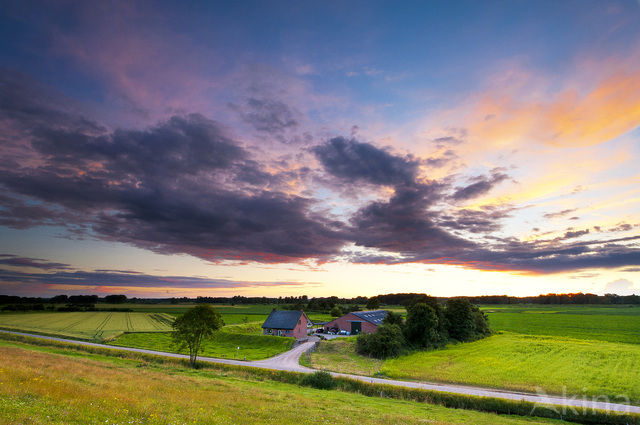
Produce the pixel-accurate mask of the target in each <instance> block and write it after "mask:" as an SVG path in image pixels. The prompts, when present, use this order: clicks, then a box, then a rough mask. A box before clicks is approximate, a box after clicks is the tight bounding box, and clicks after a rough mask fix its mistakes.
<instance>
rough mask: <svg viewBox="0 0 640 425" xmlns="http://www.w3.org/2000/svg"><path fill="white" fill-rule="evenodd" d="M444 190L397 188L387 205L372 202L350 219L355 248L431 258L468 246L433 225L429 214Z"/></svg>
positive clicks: (432, 215) (416, 186)
mask: <svg viewBox="0 0 640 425" xmlns="http://www.w3.org/2000/svg"><path fill="white" fill-rule="evenodd" d="M442 189H443V186H441V185H439V184H437V183H433V184H428V185H427V184H414V185H408V186H399V187H396V192H395V194H394V195H393V196H392V197H391V199H389V201H388V202H372V203H371V204H369V205H367V206H365V207H363V208H361V209H360V210H358V211H357V212H356V214H355V215H354V216H353V217H352V218H351V224H352V225H353V232H354V233H353V239H354V242H355V243H356V245H359V246H365V247H370V248H379V249H384V250H388V251H392V252H398V253H405V254H406V253H416V252H421V251H428V252H430V253H433V254H434V255H436V253H437V255H444V253H447V252H449V253H450V252H451V251H452V250H455V249H459V248H461V247H465V246H469V245H470V244H469V243H468V242H467V241H465V240H464V239H461V238H458V237H455V236H453V235H451V234H450V233H448V232H446V231H445V230H443V229H442V228H441V227H439V226H438V225H436V223H435V219H436V218H437V216H438V214H437V212H433V211H431V210H430V207H431V206H432V205H434V204H435V203H436V202H437V201H438V200H439V199H441V197H442V194H441V192H442Z"/></svg>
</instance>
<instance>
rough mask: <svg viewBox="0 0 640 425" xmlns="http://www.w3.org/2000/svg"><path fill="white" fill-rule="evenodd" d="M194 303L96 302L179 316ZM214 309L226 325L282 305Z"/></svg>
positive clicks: (261, 316)
mask: <svg viewBox="0 0 640 425" xmlns="http://www.w3.org/2000/svg"><path fill="white" fill-rule="evenodd" d="M195 306H196V304H136V303H125V304H98V305H97V307H99V308H105V309H106V308H128V309H131V310H134V311H136V312H146V313H166V314H170V315H172V316H179V315H181V314H184V312H185V311H187V310H188V309H190V308H193V307H195ZM211 306H212V307H213V308H215V309H216V311H218V312H219V313H220V314H221V315H222V319H223V320H224V322H225V324H227V325H235V324H239V323H256V322H260V323H262V322H264V321H265V319H266V318H267V316H269V313H271V310H273V309H274V308H276V309H280V308H282V306H278V305H275V304H239V305H228V304H211ZM307 315H308V316H309V318H310V319H311V320H313V321H317V322H326V321H329V320H331V315H329V314H323V313H307Z"/></svg>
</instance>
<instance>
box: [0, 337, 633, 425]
mask: <svg viewBox="0 0 640 425" xmlns="http://www.w3.org/2000/svg"><path fill="white" fill-rule="evenodd" d="M0 339H7V340H14V341H21V342H25V343H29V344H34V345H42V346H54V347H63V348H67V349H73V350H76V351H85V352H89V353H93V354H102V355H108V356H116V357H120V358H128V359H133V360H139V361H144V362H151V363H160V364H180V365H184V366H187V365H188V360H180V359H175V358H170V357H162V356H155V355H151V354H144V353H135V352H127V351H121V350H115V349H110V348H101V347H89V346H82V345H78V344H69V343H61V342H57V341H49V340H44V339H38V338H31V337H23V336H20V335H10V334H3V333H0ZM199 365H200V366H199V367H200V368H206V369H213V370H219V371H222V372H224V374H230V375H233V376H237V377H241V378H252V379H268V380H271V381H277V382H283V383H287V384H293V385H301V386H307V387H312V388H317V389H323V390H339V391H344V392H350V393H357V394H362V395H365V396H369V397H384V398H390V399H400V400H409V401H416V402H424V403H429V404H437V405H440V406H444V407H449V408H455V409H467V410H475V411H480V412H487V413H496V414H507V415H518V416H535V417H541V418H551V419H562V420H564V421H567V422H574V423H580V424H602V425H622V424H627V425H640V415H635V414H622V413H611V412H607V411H601V410H595V409H586V410H582V409H572V408H565V409H563V408H562V407H559V406H541V405H536V404H534V403H531V402H527V401H515V400H506V399H500V398H490V397H477V396H470V395H462V394H452V393H445V392H439V391H430V390H422V389H413V388H405V387H398V386H392V385H386V384H374V383H369V382H364V381H359V380H355V379H349V378H344V377H334V376H333V375H331V374H330V373H328V372H314V373H311V374H305V373H299V372H288V371H282V370H272V369H261V368H255V367H250V366H235V365H227V364H223V363H203V362H201V363H199Z"/></svg>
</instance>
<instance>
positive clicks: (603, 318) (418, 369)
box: [310, 305, 640, 404]
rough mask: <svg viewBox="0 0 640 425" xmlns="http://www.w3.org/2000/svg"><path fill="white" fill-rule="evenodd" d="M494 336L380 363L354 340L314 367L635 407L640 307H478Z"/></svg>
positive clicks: (328, 348) (334, 347) (323, 349)
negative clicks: (599, 399)
mask: <svg viewBox="0 0 640 425" xmlns="http://www.w3.org/2000/svg"><path fill="white" fill-rule="evenodd" d="M483 310H484V311H485V312H487V314H488V315H489V321H490V324H491V328H492V329H493V330H494V331H497V332H498V333H497V334H496V335H493V336H491V337H489V338H486V339H483V340H480V341H476V342H473V343H465V344H455V345H449V346H447V347H446V348H444V349H440V350H431V351H422V352H414V353H411V354H408V355H404V356H401V357H399V358H397V359H389V360H386V361H379V360H375V359H370V358H367V357H363V356H360V355H357V354H355V350H354V346H355V344H354V343H353V341H349V340H334V341H326V342H322V343H321V344H320V347H319V348H318V350H317V351H316V352H315V353H313V354H312V355H311V356H310V364H311V365H312V366H313V367H317V368H325V369H327V370H333V371H337V372H345V373H348V372H350V373H358V374H364V375H374V374H377V371H378V370H380V371H381V372H382V374H383V375H385V376H388V377H390V378H397V379H409V380H425V381H437V382H452V383H460V384H469V385H479V386H485V387H494V388H507V389H512V390H521V391H530V392H536V391H537V390H543V391H545V392H547V393H550V394H551V393H555V394H562V393H563V391H566V392H567V393H568V394H579V395H582V394H587V395H589V396H599V395H602V396H607V397H609V398H610V399H612V400H614V399H616V400H622V399H619V398H617V397H618V396H619V395H625V396H626V397H628V398H629V399H630V400H631V402H632V403H634V404H640V385H639V384H640V367H638V365H639V364H640V308H638V307H627V306H621V307H617V306H563V305H559V306H558V305H542V306H541V305H509V306H483Z"/></svg>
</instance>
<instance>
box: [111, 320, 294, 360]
mask: <svg viewBox="0 0 640 425" xmlns="http://www.w3.org/2000/svg"><path fill="white" fill-rule="evenodd" d="M229 327H231V326H229ZM229 327H225V328H224V329H227V328H229ZM293 341H294V340H293V338H286V337H283V336H263V335H261V334H258V335H256V334H255V333H254V334H244V333H241V332H238V333H233V332H227V331H226V330H221V331H218V332H215V333H214V335H213V337H211V338H209V339H206V340H204V341H203V342H202V347H201V349H200V355H201V356H206V357H220V358H227V359H235V358H238V359H240V360H262V359H266V358H269V357H272V356H275V355H277V354H280V353H283V352H285V351H288V350H290V349H291V346H292V345H293ZM109 344H111V345H119V346H123V347H135V348H146V349H149V350H156V351H165V352H170V353H182V354H189V351H188V349H184V350H182V351H178V350H177V349H176V346H175V344H174V343H173V341H172V339H171V334H170V333H166V332H163V333H126V334H123V335H120V336H119V337H117V338H116V339H115V340H113V341H110V342H109ZM237 347H240V349H239V350H238V349H237ZM236 356H237V357H236Z"/></svg>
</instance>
